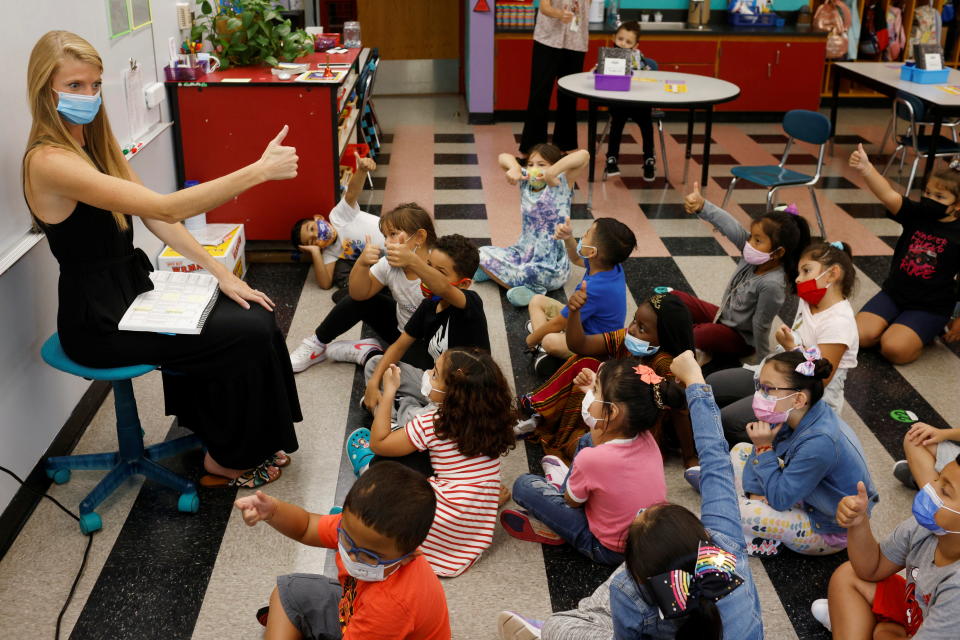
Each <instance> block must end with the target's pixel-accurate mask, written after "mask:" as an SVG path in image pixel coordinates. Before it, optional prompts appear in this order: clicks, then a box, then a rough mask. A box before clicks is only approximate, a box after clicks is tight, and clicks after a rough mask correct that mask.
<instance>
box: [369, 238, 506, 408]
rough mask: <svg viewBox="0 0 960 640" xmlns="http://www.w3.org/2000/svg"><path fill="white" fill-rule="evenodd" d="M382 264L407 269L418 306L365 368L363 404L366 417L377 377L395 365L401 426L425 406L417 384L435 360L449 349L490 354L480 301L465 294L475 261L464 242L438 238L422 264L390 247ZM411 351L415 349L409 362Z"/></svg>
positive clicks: (473, 250) (374, 398)
mask: <svg viewBox="0 0 960 640" xmlns="http://www.w3.org/2000/svg"><path fill="white" fill-rule="evenodd" d="M387 260H388V261H389V262H390V264H392V265H395V266H394V267H393V268H395V269H401V270H405V269H409V270H410V271H411V272H412V273H414V274H415V275H418V276H419V277H420V278H422V284H421V286H420V288H421V296H420V299H421V301H422V302H420V306H419V307H417V310H416V311H415V312H414V314H413V315H412V316H411V317H410V319H409V320H408V321H407V323H406V325H405V326H404V328H403V332H402V333H401V334H400V336H399V337H398V338H397V339H396V341H395V342H394V343H393V344H391V345H390V347H389V348H388V349H387V351H386V353H384V354H383V355H382V356H374V357H372V358H370V359H369V360H368V361H367V362H366V365H365V367H364V376H365V377H366V380H367V388H366V392H365V393H364V399H363V403H364V405H365V406H366V407H367V409H369V410H370V411H371V412H372V411H375V410H376V407H377V404H378V403H379V402H380V397H381V394H380V383H381V379H382V377H383V374H384V373H385V372H386V370H387V368H388V367H389V366H390V365H392V364H397V363H398V362H399V366H400V372H401V374H402V381H401V384H400V389H399V400H398V406H397V407H394V414H393V418H394V422H395V423H396V424H406V423H407V422H409V421H410V420H411V419H413V417H414V416H415V415H416V414H417V413H419V412H420V411H421V410H422V409H423V407H425V406H427V405H428V404H429V400H428V399H427V398H426V394H423V393H421V392H420V381H421V378H422V377H423V372H424V371H425V370H426V369H430V368H433V366H434V364H435V363H436V360H437V358H439V357H440V354H442V353H443V352H444V351H446V350H447V349H452V348H454V347H479V348H481V349H483V350H485V351H490V338H489V335H488V333H487V317H486V316H485V315H484V313H483V301H482V300H481V299H480V296H479V295H477V293H476V292H475V291H470V290H469V289H470V285H471V284H472V283H473V281H472V280H471V279H470V274H472V273H474V272H475V271H476V269H477V263H478V261H479V254H478V252H477V248H476V247H475V246H474V245H473V243H472V242H470V240H468V239H467V238H464V237H463V236H461V235H458V234H451V235H448V236H442V237H440V238H439V239H438V240H437V241H436V244H435V245H434V247H433V249H431V251H430V253H429V255H428V256H427V258H426V260H424V259H423V258H421V257H420V256H419V255H417V254H416V253H414V252H413V251H410V250H409V248H408V247H404V246H392V247H388V249H387ZM424 298H425V299H424ZM411 347H416V348H415V349H413V351H414V352H415V354H416V355H415V356H413V357H412V356H411ZM401 358H403V360H404V361H403V362H400V360H401Z"/></svg>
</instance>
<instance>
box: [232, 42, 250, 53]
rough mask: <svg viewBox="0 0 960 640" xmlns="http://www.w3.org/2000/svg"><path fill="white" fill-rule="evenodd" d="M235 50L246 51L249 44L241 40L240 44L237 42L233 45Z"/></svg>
mask: <svg viewBox="0 0 960 640" xmlns="http://www.w3.org/2000/svg"><path fill="white" fill-rule="evenodd" d="M233 50H234V51H246V50H247V45H245V44H243V43H242V42H241V43H240V44H235V45H233Z"/></svg>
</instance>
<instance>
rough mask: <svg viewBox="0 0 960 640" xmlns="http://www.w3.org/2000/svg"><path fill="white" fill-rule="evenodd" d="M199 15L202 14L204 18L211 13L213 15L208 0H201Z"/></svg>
mask: <svg viewBox="0 0 960 640" xmlns="http://www.w3.org/2000/svg"><path fill="white" fill-rule="evenodd" d="M200 13H202V14H203V15H205V16H208V15H210V14H211V13H213V7H212V6H210V1H209V0H203V2H201V3H200Z"/></svg>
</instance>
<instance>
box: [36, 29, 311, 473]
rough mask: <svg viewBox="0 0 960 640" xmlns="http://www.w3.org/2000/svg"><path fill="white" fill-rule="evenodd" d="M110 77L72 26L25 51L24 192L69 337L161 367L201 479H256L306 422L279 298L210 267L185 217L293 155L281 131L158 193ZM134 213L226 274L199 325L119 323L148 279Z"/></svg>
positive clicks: (122, 361)
mask: <svg viewBox="0 0 960 640" xmlns="http://www.w3.org/2000/svg"><path fill="white" fill-rule="evenodd" d="M102 72H103V63H102V61H101V59H100V56H99V54H98V53H97V52H96V50H95V49H94V48H93V47H92V46H91V45H90V43H88V42H87V41H86V40H84V39H83V38H81V37H80V36H77V35H75V34H73V33H69V32H67V31H51V32H49V33H47V34H45V35H44V36H42V37H41V38H40V40H39V41H37V44H36V45H35V46H34V48H33V52H32V53H31V55H30V62H29V69H28V73H27V77H28V98H29V103H30V110H31V113H32V116H33V126H32V127H31V130H30V137H29V140H28V142H27V149H26V153H25V154H24V157H23V190H24V196H25V198H26V200H27V205H28V206H29V208H30V212H31V214H32V215H33V218H34V220H35V221H36V223H37V225H38V226H39V227H40V229H42V230H43V231H44V232H45V233H46V235H47V240H48V242H49V243H50V250H51V251H52V252H53V255H54V256H55V257H56V259H57V261H58V262H59V263H60V285H59V312H58V314H57V328H58V331H59V334H60V341H61V342H62V344H63V348H64V350H65V351H66V353H67V355H69V356H70V357H71V358H72V359H74V360H75V361H77V362H79V363H81V364H84V365H87V366H91V367H119V366H125V365H132V364H138V363H140V364H143V363H149V364H157V365H160V366H161V368H162V370H163V372H164V373H163V389H164V400H165V405H166V411H167V413H168V414H171V415H176V416H177V418H178V421H179V423H180V424H181V425H183V426H185V427H187V428H189V429H191V430H193V431H194V432H195V433H196V434H197V435H198V436H199V437H200V439H201V440H202V441H203V443H204V445H205V446H206V448H207V453H206V455H205V457H204V463H203V466H204V470H205V471H206V474H207V475H205V476H203V478H201V484H203V485H205V486H239V487H247V488H253V487H257V486H261V485H263V484H266V483H268V482H271V481H273V480H275V479H276V478H278V477H279V475H280V469H279V467H282V466H285V465H286V464H287V463H288V462H289V457H288V456H287V455H286V454H285V453H284V452H285V451H294V450H296V449H297V436H296V433H295V431H294V427H293V423H294V422H299V421H300V420H302V416H301V414H300V404H299V400H298V398H297V392H296V387H295V386H294V382H293V372H292V371H291V370H290V359H289V358H288V357H287V350H286V347H285V345H284V340H283V336H282V334H281V333H280V331H279V330H278V329H277V326H276V322H275V321H274V317H273V314H272V313H271V312H272V310H273V302H271V300H270V298H269V297H267V295H266V294H264V293H262V292H260V291H256V290H254V289H251V288H250V287H249V286H248V285H247V284H246V283H245V282H243V281H242V280H240V279H239V278H237V277H236V276H234V275H233V274H232V273H229V272H228V271H227V270H226V269H225V268H223V267H222V266H220V265H219V264H217V263H216V262H214V261H213V260H212V259H211V258H210V256H209V255H207V253H206V252H205V251H204V250H203V248H202V247H201V246H200V245H199V244H198V243H197V242H196V241H195V240H194V239H193V237H192V236H191V235H190V234H189V233H188V232H187V231H186V229H184V227H183V225H182V224H181V221H182V220H184V219H186V218H189V217H190V216H193V215H196V214H198V213H200V212H202V211H206V210H208V209H213V208H215V207H217V206H219V205H220V204H223V203H224V202H227V201H228V200H230V199H232V198H234V197H235V196H237V195H238V194H240V193H242V192H243V191H245V190H246V189H248V188H250V187H253V186H256V185H258V184H260V183H263V182H267V181H269V180H285V179H288V178H293V177H295V176H296V175H297V155H296V150H295V149H294V148H293V147H284V146H282V142H283V139H284V136H286V133H287V127H283V129H282V130H281V131H280V134H279V135H277V137H276V138H274V139H273V140H271V141H270V143H269V144H268V145H267V148H266V150H265V151H264V152H263V155H262V157H261V158H260V159H259V160H257V161H256V162H253V163H252V164H249V165H247V166H245V167H243V168H241V169H239V170H237V171H234V172H233V173H230V174H228V175H226V176H223V177H221V178H217V179H216V180H210V181H208V182H204V183H203V184H200V185H198V186H196V187H192V188H190V189H184V190H183V191H177V192H175V193H171V194H167V195H164V194H160V193H156V192H154V191H151V190H150V189H147V188H146V187H144V186H143V183H142V182H141V181H140V178H139V177H138V176H137V174H136V173H135V172H134V170H133V168H132V167H130V166H129V165H128V164H127V162H126V161H125V160H124V158H123V155H122V153H121V151H120V147H119V146H118V144H117V141H116V139H115V138H114V136H113V132H112V131H111V129H110V123H109V121H108V119H107V114H106V111H105V110H104V109H103V108H102V107H101V99H100V87H101V83H102V80H101V74H102ZM131 216H139V217H140V218H141V219H142V220H143V223H144V224H145V225H146V227H147V229H149V230H150V232H152V233H153V234H154V235H156V236H157V237H158V238H159V239H160V240H162V241H163V242H164V243H166V244H169V245H170V246H171V247H173V248H174V249H175V250H177V251H178V252H180V253H181V254H183V255H184V256H186V257H187V258H189V259H190V260H192V261H194V262H196V263H197V264H199V265H201V266H202V267H203V268H205V269H207V270H208V271H209V272H210V273H211V274H213V275H214V276H216V278H217V280H219V283H220V290H221V292H222V295H221V296H220V299H219V301H218V302H217V304H216V307H215V308H214V311H213V313H212V314H211V315H210V318H209V319H208V321H207V324H206V325H205V327H204V330H203V333H202V334H200V335H195V336H192V335H161V334H155V333H145V332H130V331H119V330H118V329H117V323H118V321H119V319H120V317H121V316H122V315H123V313H124V311H126V309H127V307H128V306H129V304H130V303H131V301H132V300H133V299H134V298H135V297H136V296H137V295H138V294H140V293H142V292H144V291H147V290H149V289H151V288H152V284H151V282H150V279H149V278H148V276H147V274H148V272H149V271H150V268H151V267H150V263H149V261H148V260H147V257H146V255H145V254H144V253H143V252H142V251H140V250H139V249H134V247H133V229H132V226H131V225H132V217H131ZM225 298H230V300H227V299H225ZM251 303H252V304H251Z"/></svg>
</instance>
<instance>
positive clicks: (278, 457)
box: [267, 451, 293, 469]
mask: <svg viewBox="0 0 960 640" xmlns="http://www.w3.org/2000/svg"><path fill="white" fill-rule="evenodd" d="M267 462H271V463H273V464H268V465H267V466H268V467H277V468H278V469H283V468H284V467H289V466H290V463H291V462H293V458H291V457H290V454H289V453H287V452H286V451H278V452H277V453H275V454H273V455H272V456H270V457H269V458H268V459H267Z"/></svg>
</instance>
